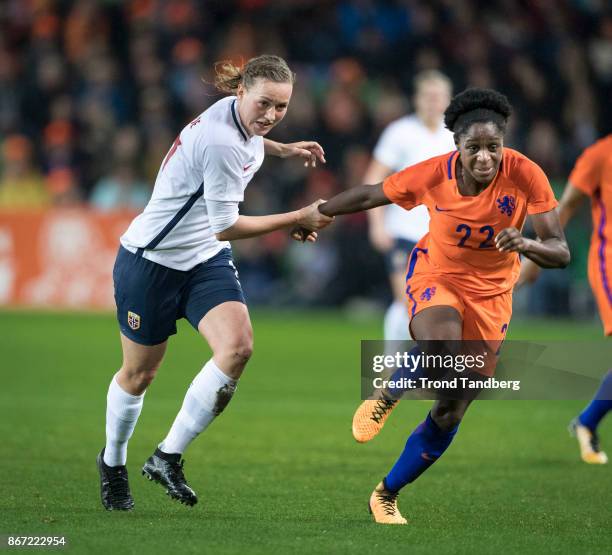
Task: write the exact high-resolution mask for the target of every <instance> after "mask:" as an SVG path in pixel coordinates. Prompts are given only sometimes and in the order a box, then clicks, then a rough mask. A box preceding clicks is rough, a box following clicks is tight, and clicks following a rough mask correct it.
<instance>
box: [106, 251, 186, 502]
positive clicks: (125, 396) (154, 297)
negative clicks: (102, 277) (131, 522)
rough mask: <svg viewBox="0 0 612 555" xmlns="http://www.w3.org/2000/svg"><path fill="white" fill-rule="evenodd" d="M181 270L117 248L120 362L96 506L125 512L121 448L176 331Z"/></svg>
mask: <svg viewBox="0 0 612 555" xmlns="http://www.w3.org/2000/svg"><path fill="white" fill-rule="evenodd" d="M184 276H185V272H178V271H176V270H172V269H170V268H166V267H164V266H161V265H159V264H156V263H155V262H151V261H150V260H147V259H145V258H143V257H142V256H140V254H138V253H131V252H129V251H127V250H126V249H124V248H123V247H121V248H120V249H119V252H118V254H117V260H116V261H115V267H114V268H113V281H114V285H115V301H116V303H117V320H118V322H119V328H120V330H121V346H122V351H123V362H122V365H121V369H120V370H119V372H118V373H117V374H115V376H113V378H112V379H111V383H110V386H109V388H108V395H107V406H106V445H105V447H104V449H103V450H102V451H101V452H100V454H99V455H98V458H97V464H98V470H99V472H100V482H101V497H102V504H103V505H104V507H105V508H106V509H108V510H113V509H115V510H129V509H131V508H132V507H133V505H134V502H133V500H132V496H131V494H130V489H129V485H128V479H127V469H126V461H127V445H128V441H129V439H130V437H131V436H132V433H133V431H134V428H135V426H136V422H137V421H138V417H139V415H140V412H141V410H142V403H143V398H144V393H145V390H146V389H147V386H148V385H149V384H150V383H151V381H152V380H153V378H154V376H155V373H156V371H157V369H158V368H159V366H160V364H161V362H162V359H163V357H164V353H165V352H166V345H167V339H168V337H169V336H170V335H172V334H174V333H176V315H177V306H176V297H177V294H178V292H179V291H180V290H181V288H182V286H183V283H184V279H185V277H184Z"/></svg>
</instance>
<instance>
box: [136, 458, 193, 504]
mask: <svg viewBox="0 0 612 555" xmlns="http://www.w3.org/2000/svg"><path fill="white" fill-rule="evenodd" d="M180 458H181V456H180V455H175V454H171V453H164V452H163V451H160V450H159V449H156V450H155V453H153V454H152V455H151V456H150V457H149V458H148V459H147V462H145V463H144V466H143V467H142V474H143V476H146V477H147V478H148V479H149V480H151V481H153V482H157V483H158V484H161V485H162V486H164V487H165V488H166V494H167V495H169V496H170V497H172V499H176V500H178V501H180V502H181V503H183V505H189V506H190V507H193V505H195V504H196V503H197V502H198V496H197V495H196V494H195V491H193V490H192V489H191V488H190V487H189V485H188V484H187V481H186V480H185V475H184V474H183V465H184V464H185V461H184V460H180Z"/></svg>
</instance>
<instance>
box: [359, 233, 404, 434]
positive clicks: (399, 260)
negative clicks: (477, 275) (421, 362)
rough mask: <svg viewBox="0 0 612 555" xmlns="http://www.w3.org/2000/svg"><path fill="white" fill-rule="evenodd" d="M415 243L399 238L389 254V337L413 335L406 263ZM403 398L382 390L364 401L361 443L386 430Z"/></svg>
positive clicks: (387, 336) (402, 337) (360, 416)
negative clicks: (390, 297)
mask: <svg viewBox="0 0 612 555" xmlns="http://www.w3.org/2000/svg"><path fill="white" fill-rule="evenodd" d="M413 248H414V243H412V242H410V241H407V240H403V239H396V240H395V245H394V247H393V248H392V249H391V251H389V252H388V253H387V255H386V257H385V258H386V263H387V270H388V272H389V284H390V285H391V292H392V293H393V302H392V303H391V305H390V306H389V308H387V312H386V313H385V320H384V338H385V341H389V340H408V339H411V337H410V329H409V326H410V319H409V317H408V306H407V304H406V293H405V289H406V264H407V261H408V256H409V254H410V252H411V251H412V249H413ZM398 402H399V401H397V400H395V399H392V398H390V397H386V396H385V395H384V393H383V392H381V395H380V398H378V399H367V400H365V401H363V402H362V403H361V404H360V405H359V407H357V410H356V411H355V414H354V415H353V425H352V430H353V437H354V438H355V440H356V441H358V442H359V443H366V442H368V441H371V440H372V439H374V438H375V437H376V436H377V435H378V433H379V432H380V431H381V430H382V428H383V426H384V425H385V422H386V420H387V418H389V415H390V414H391V412H392V411H393V409H394V408H395V407H397V404H398Z"/></svg>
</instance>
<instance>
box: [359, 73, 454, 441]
mask: <svg viewBox="0 0 612 555" xmlns="http://www.w3.org/2000/svg"><path fill="white" fill-rule="evenodd" d="M451 94H452V84H451V81H450V79H449V78H448V77H447V76H446V75H444V74H443V73H441V72H439V71H437V70H426V71H422V72H420V73H418V74H417V75H416V76H415V78H414V107H415V112H414V114H410V115H407V116H404V117H401V118H400V119H398V120H396V121H394V122H392V123H390V124H389V126H388V127H387V128H386V129H385V130H384V131H383V133H382V135H381V136H380V139H379V141H378V144H377V145H376V148H375V149H374V155H373V159H372V162H371V163H370V166H369V167H368V170H367V171H366V174H365V176H364V183H380V182H382V181H383V180H384V179H385V178H386V177H388V176H389V175H391V174H392V173H393V172H398V171H400V170H402V169H404V168H406V167H408V166H412V165H414V164H417V163H419V162H423V161H424V160H427V159H428V158H432V157H434V156H439V155H440V154H444V153H446V152H449V151H451V150H454V149H455V143H454V140H453V134H452V133H451V132H450V131H449V130H448V129H446V127H444V121H443V120H444V110H446V108H447V107H448V104H449V103H450V99H451ZM368 220H369V225H370V229H369V231H370V241H371V243H372V245H373V246H374V248H376V250H378V251H380V252H381V253H383V254H384V255H385V259H386V263H387V272H388V274H389V281H390V283H391V291H392V293H393V303H392V304H391V305H390V306H389V308H388V309H387V312H386V314H385V323H384V337H385V339H386V340H390V339H409V338H410V332H409V331H408V325H409V319H408V307H407V306H406V300H405V297H406V294H405V291H404V290H405V289H406V265H407V264H408V255H409V254H410V252H411V251H412V249H413V248H414V246H415V245H416V243H417V242H418V241H419V240H420V239H421V237H423V236H424V235H425V234H426V233H427V232H428V231H429V214H428V213H427V208H426V207H425V206H417V207H416V208H413V209H412V210H410V211H408V212H407V211H406V210H404V209H403V208H401V207H399V206H396V205H394V204H392V205H390V206H382V207H378V208H375V209H374V210H370V211H369V212H368ZM396 404H397V402H394V401H390V400H386V399H380V400H376V401H364V402H363V403H362V404H361V405H359V408H358V409H357V410H356V411H355V414H354V416H353V437H354V438H355V439H356V440H357V441H359V442H366V441H370V440H371V439H372V438H373V437H374V436H375V435H376V434H377V433H378V431H379V430H380V428H381V427H382V425H383V424H384V421H385V420H386V417H387V416H388V415H389V414H390V412H391V410H393V408H394V407H395V405H396Z"/></svg>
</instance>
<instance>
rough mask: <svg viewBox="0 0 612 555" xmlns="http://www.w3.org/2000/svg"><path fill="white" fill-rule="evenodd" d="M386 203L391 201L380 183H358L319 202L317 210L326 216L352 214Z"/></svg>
mask: <svg viewBox="0 0 612 555" xmlns="http://www.w3.org/2000/svg"><path fill="white" fill-rule="evenodd" d="M387 204H391V201H390V200H389V199H388V198H387V196H386V195H385V193H384V191H383V185H382V183H378V184H376V185H358V186H357V187H351V188H350V189H347V190H346V191H343V192H342V193H340V194H338V195H336V196H335V197H332V198H331V199H330V200H328V201H327V202H325V203H323V204H320V205H319V212H321V214H325V215H326V216H339V215H340V214H353V213H354V212H362V211H363V210H370V208H376V207H377V206H385V205H387Z"/></svg>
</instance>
